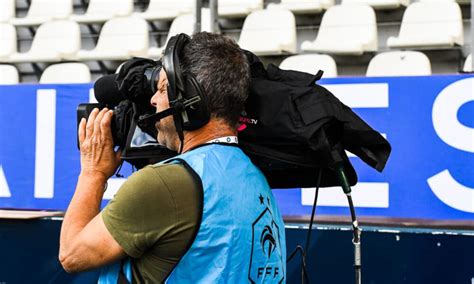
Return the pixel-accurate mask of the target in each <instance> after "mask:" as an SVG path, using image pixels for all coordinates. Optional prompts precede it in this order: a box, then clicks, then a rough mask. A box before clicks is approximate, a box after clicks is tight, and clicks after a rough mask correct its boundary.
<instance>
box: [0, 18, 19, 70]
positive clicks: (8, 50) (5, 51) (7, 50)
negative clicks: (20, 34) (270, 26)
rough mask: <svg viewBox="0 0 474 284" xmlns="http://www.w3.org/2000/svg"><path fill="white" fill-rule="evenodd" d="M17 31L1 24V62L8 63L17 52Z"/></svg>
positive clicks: (10, 26)
mask: <svg viewBox="0 0 474 284" xmlns="http://www.w3.org/2000/svg"><path fill="white" fill-rule="evenodd" d="M16 50H17V49H16V30H15V27H14V26H12V25H10V24H2V23H0V61H5V60H6V61H8V58H9V57H10V55H11V54H13V53H15V52H16Z"/></svg>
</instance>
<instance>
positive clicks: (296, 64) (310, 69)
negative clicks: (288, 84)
mask: <svg viewBox="0 0 474 284" xmlns="http://www.w3.org/2000/svg"><path fill="white" fill-rule="evenodd" d="M280 68H281V69H284V70H296V71H301V72H306V73H310V74H316V73H318V71H319V70H322V71H324V74H323V77H324V78H330V77H337V66H336V61H334V59H333V58H332V57H331V56H329V55H326V54H300V55H294V56H290V57H287V58H285V59H284V60H283V61H282V62H281V63H280Z"/></svg>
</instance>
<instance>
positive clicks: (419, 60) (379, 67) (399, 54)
mask: <svg viewBox="0 0 474 284" xmlns="http://www.w3.org/2000/svg"><path fill="white" fill-rule="evenodd" d="M427 75H431V63H430V59H429V58H428V57H427V56H426V55H425V54H423V53H422V52H419V51H389V52H384V53H380V54H377V55H376V56H375V57H374V58H372V60H370V62H369V66H368V68H367V76H374V77H376V76H427Z"/></svg>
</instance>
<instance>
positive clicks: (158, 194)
mask: <svg viewBox="0 0 474 284" xmlns="http://www.w3.org/2000/svg"><path fill="white" fill-rule="evenodd" d="M201 214H202V185H201V181H200V179H199V177H198V176H197V175H196V174H194V172H193V171H192V170H190V169H188V168H187V167H186V166H184V165H182V164H167V165H153V166H147V167H145V168H143V169H141V170H139V171H138V172H136V173H134V174H133V175H132V176H130V177H129V178H128V179H127V181H126V182H125V183H124V184H123V185H122V187H121V188H120V189H119V191H118V192H117V194H116V195H115V196H114V198H113V199H112V200H111V201H110V202H109V204H108V205H107V206H106V207H105V208H104V210H103V211H102V213H101V215H102V219H103V221H104V223H105V226H106V227H107V229H108V231H109V232H110V234H111V235H112V236H113V238H114V239H115V240H116V241H117V243H118V244H119V245H120V246H121V247H122V249H123V250H124V251H125V253H126V254H127V255H129V256H130V257H132V274H133V282H134V283H161V282H163V280H164V279H165V278H166V277H167V275H168V274H169V273H170V271H171V270H172V269H173V267H174V266H175V264H176V263H177V262H178V260H179V259H180V258H181V257H182V256H183V255H184V253H185V252H186V251H187V249H188V248H189V246H190V245H191V244H192V242H193V240H194V238H195V235H196V233H197V230H198V228H199V224H200V220H201Z"/></svg>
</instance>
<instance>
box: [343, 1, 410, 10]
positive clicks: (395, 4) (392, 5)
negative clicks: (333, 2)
mask: <svg viewBox="0 0 474 284" xmlns="http://www.w3.org/2000/svg"><path fill="white" fill-rule="evenodd" d="M350 3H357V4H367V5H369V6H371V7H373V8H374V9H376V10H385V9H397V8H400V7H401V6H405V7H406V6H408V5H409V4H410V0H342V4H350Z"/></svg>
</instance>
